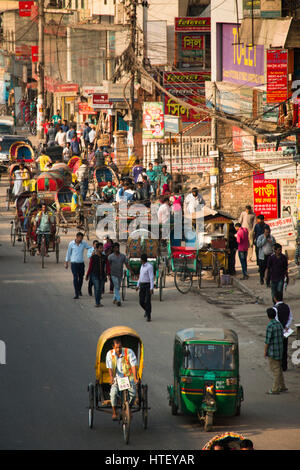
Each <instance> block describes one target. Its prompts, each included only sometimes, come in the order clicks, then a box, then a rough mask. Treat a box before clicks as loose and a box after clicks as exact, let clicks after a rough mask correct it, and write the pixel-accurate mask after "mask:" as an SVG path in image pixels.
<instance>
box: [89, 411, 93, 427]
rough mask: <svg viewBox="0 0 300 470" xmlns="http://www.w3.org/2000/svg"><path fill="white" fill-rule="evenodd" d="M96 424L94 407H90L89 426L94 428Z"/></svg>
mask: <svg viewBox="0 0 300 470" xmlns="http://www.w3.org/2000/svg"><path fill="white" fill-rule="evenodd" d="M93 425H94V409H93V408H89V428H90V429H92V428H93Z"/></svg>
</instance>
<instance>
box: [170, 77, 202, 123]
mask: <svg viewBox="0 0 300 470" xmlns="http://www.w3.org/2000/svg"><path fill="white" fill-rule="evenodd" d="M206 80H210V72H164V87H165V88H166V90H168V91H169V92H170V93H171V94H172V95H174V96H176V97H178V98H179V99H181V100H182V101H186V102H187V103H189V104H192V105H194V106H199V105H200V106H202V107H203V106H205V88H204V83H205V81H206ZM165 113H166V114H169V115H171V116H177V117H181V120H182V122H183V123H188V122H197V121H201V120H202V121H203V122H208V121H209V120H210V118H209V116H208V115H207V114H206V113H205V111H203V112H201V111H199V112H198V111H196V110H193V109H190V108H186V107H185V106H184V105H182V104H179V103H177V102H176V101H175V100H174V99H173V98H171V97H170V96H168V95H167V94H165Z"/></svg>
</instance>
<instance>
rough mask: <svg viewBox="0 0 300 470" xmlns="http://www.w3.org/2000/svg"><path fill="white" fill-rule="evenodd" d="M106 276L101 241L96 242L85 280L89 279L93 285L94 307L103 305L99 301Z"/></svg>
mask: <svg viewBox="0 0 300 470" xmlns="http://www.w3.org/2000/svg"><path fill="white" fill-rule="evenodd" d="M105 278H106V256H105V255H104V254H103V243H96V246H95V250H94V254H93V255H92V256H91V258H90V264H89V268H88V271H87V273H86V278H85V279H86V281H89V280H91V282H92V284H93V286H94V295H95V307H103V304H102V303H101V299H102V293H103V288H104V284H105Z"/></svg>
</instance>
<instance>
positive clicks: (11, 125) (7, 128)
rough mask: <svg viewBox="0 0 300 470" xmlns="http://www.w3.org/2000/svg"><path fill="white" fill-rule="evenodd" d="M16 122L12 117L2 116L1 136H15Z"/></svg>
mask: <svg viewBox="0 0 300 470" xmlns="http://www.w3.org/2000/svg"><path fill="white" fill-rule="evenodd" d="M15 133H16V130H15V121H14V118H13V117H12V116H0V135H14V134H15Z"/></svg>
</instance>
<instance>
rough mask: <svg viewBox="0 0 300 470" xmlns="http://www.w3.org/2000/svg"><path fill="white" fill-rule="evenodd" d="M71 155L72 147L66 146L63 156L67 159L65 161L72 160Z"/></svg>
mask: <svg viewBox="0 0 300 470" xmlns="http://www.w3.org/2000/svg"><path fill="white" fill-rule="evenodd" d="M71 155H72V151H71V149H70V148H68V147H65V148H64V149H63V158H64V161H65V162H68V161H69V160H70V158H71Z"/></svg>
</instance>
